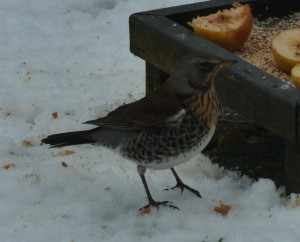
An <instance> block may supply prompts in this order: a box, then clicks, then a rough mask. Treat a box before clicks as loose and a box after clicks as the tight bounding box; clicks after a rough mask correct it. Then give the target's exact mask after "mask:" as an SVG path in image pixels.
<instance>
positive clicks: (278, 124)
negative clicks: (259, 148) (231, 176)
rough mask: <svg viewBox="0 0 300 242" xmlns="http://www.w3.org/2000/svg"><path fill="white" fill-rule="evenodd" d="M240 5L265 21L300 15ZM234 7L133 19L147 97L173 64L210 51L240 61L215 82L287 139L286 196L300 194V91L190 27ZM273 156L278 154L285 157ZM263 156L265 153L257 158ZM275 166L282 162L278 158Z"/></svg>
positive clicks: (225, 100) (295, 7) (295, 3)
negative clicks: (204, 17)
mask: <svg viewBox="0 0 300 242" xmlns="http://www.w3.org/2000/svg"><path fill="white" fill-rule="evenodd" d="M239 2H241V3H248V4H250V5H251V8H252V13H253V16H254V17H256V18H258V19H260V20H263V19H265V18H267V17H273V16H276V17H283V16H286V15H288V14H291V13H292V12H294V11H300V1H299V0H285V1H284V2H282V1H281V0H269V1H267V0H248V1H247V0H241V1H239ZM232 3H233V1H232V0H222V1H219V0H212V1H207V2H200V3H195V4H188V5H182V6H176V7H171V8H164V9H158V10H153V11H147V12H140V13H135V14H133V15H131V16H130V19H129V27H130V50H131V52H132V53H133V54H134V55H136V56H139V57H140V58H142V59H144V60H145V63H146V93H149V91H151V90H153V89H155V88H156V87H157V86H158V85H160V84H161V83H162V82H163V81H164V80H165V79H166V78H167V77H168V74H169V73H170V72H171V70H172V68H173V65H174V64H175V63H176V62H177V61H178V60H179V59H180V58H181V57H182V56H184V55H186V54H187V53H190V52H198V51H200V52H201V51H208V52H211V53H212V54H213V55H215V56H219V57H221V58H225V59H236V60H238V61H239V62H238V64H235V65H234V66H231V67H229V68H227V70H226V72H224V73H223V72H222V73H223V74H221V75H218V77H217V79H222V80H220V81H218V80H216V81H215V85H216V88H217V92H218V96H219V98H220V100H221V103H222V105H223V106H224V107H226V108H229V109H231V110H234V111H235V112H237V113H238V114H241V115H243V116H244V117H246V118H247V120H250V121H251V122H252V123H253V124H255V126H257V127H262V128H264V129H265V130H267V131H268V132H270V133H271V134H272V135H274V136H276V137H278V139H280V140H283V144H282V147H283V148H282V161H283V167H284V173H283V175H282V176H284V184H285V186H286V192H287V193H288V194H289V193H300V92H299V91H298V90H296V89H295V88H294V87H292V86H288V85H286V84H285V83H283V82H282V81H281V80H279V79H277V78H275V77H274V76H272V75H270V74H268V73H266V72H265V71H263V70H261V69H259V68H257V67H255V66H253V65H251V64H250V63H248V62H246V61H244V60H242V59H240V58H239V57H237V56H236V55H234V54H232V53H231V52H229V51H227V50H225V49H223V48H221V47H219V46H217V45H215V44H213V43H212V42H209V41H208V40H206V39H204V38H200V37H198V36H196V35H195V34H194V33H193V31H192V29H191V28H190V27H189V26H188V25H187V22H188V21H191V20H192V19H193V18H194V17H196V16H198V15H200V16H205V15H208V14H211V13H215V12H216V11H217V10H220V9H224V8H230V6H231V4H232ZM232 80H237V81H232ZM273 151H274V154H277V153H278V152H279V151H278V150H273ZM273 151H272V150H270V151H268V152H273ZM279 153H280V152H279ZM262 155H263V154H262V153H261V152H260V153H259V154H255V156H253V157H254V158H253V157H252V158H253V159H255V157H259V156H262ZM279 156H280V154H279ZM236 157H237V155H236ZM280 157H281V156H280ZM237 158H238V157H237ZM216 161H217V162H218V159H216ZM282 161H281V162H282ZM273 162H280V161H276V159H275V160H274V161H273Z"/></svg>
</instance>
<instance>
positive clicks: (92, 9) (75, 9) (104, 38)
mask: <svg viewBox="0 0 300 242" xmlns="http://www.w3.org/2000/svg"><path fill="white" fill-rule="evenodd" d="M191 2H193V1H192V0H190V1H188V0H181V1H180V0H177V1H175V0H173V1H171V0H167V1H163V0H157V1H149V0H139V1H133V0H113V1H112V0H97V1H96V0H86V1H79V0H65V1H58V0H52V1H39V0H31V1H21V0H10V1H1V10H0V21H1V25H0V36H1V37H0V53H1V56H0V72H1V82H0V93H1V95H0V119H1V126H0V157H1V160H0V218H1V219H0V241H31V242H32V241H39V242H40V241H64V242H65V241H66V242H71V241H73V242H78V241H123V242H126V241H128V242H129V241H130V242H132V241H143V242H146V241H166V242H168V241H172V242H173V241H205V242H210V241H212V242H216V241H223V242H224V241H229V242H235V241H237V242H240V241H243V242H248V241H249V242H255V241H264V242H269V241H270V242H271V241H272V242H274V241H278V242H282V241H287V242H289V241H300V230H299V228H298V227H299V218H300V207H299V206H297V204H298V205H299V202H300V201H299V198H298V197H297V195H295V194H293V195H292V196H291V197H290V198H285V197H284V196H282V193H283V191H284V189H283V188H280V189H276V187H275V185H274V183H273V182H272V181H271V180H266V179H260V180H259V181H257V182H253V181H252V180H251V179H250V178H248V177H240V176H239V175H238V174H236V173H233V172H229V171H226V170H224V169H223V168H222V167H219V166H217V165H215V164H212V163H211V161H210V160H209V159H208V158H206V157H204V156H202V155H198V156H196V157H195V158H193V159H192V160H191V161H189V162H186V163H184V164H182V165H179V166H178V167H177V171H178V173H179V175H180V177H181V178H182V179H183V181H184V182H186V183H187V184H188V185H190V186H191V187H193V188H196V189H198V190H199V191H200V192H201V194H202V196H203V198H201V199H199V198H198V197H196V196H195V195H194V194H191V193H189V192H188V191H184V192H183V194H182V195H181V194H180V191H179V190H171V191H163V189H164V188H167V187H171V186H173V185H175V184H174V183H175V180H174V177H173V176H172V174H171V172H170V170H165V171H151V170H149V171H147V173H146V178H147V180H148V183H149V186H150V190H151V192H152V195H153V197H154V198H155V199H157V200H159V201H164V200H169V201H172V202H173V203H174V205H176V206H178V207H179V208H180V211H175V210H172V209H168V208H161V209H159V210H158V211H156V210H152V212H151V213H150V214H148V215H144V216H139V215H138V208H140V207H142V206H144V205H146V202H147V201H146V199H145V192H144V189H143V186H142V183H141V181H140V178H139V176H138V174H137V172H136V166H135V165H134V164H133V163H131V162H128V161H126V160H124V159H123V158H121V157H119V156H118V155H116V154H114V153H112V152H111V151H108V150H106V149H104V148H101V147H96V146H89V145H82V146H72V147H65V148H63V149H48V147H47V146H45V145H43V146H41V145H40V140H41V139H42V138H43V137H45V136H46V135H48V134H52V133H56V132H65V131H71V130H81V129H88V128H90V126H89V125H83V124H81V123H82V122H84V121H87V120H90V119H94V118H96V117H99V116H102V115H105V114H106V113H107V112H109V111H111V110H113V109H114V108H116V107H118V106H119V105H121V104H123V103H125V102H126V103H127V102H132V101H134V100H137V99H139V98H141V97H142V96H144V89H145V74H144V72H145V70H144V62H143V61H142V60H140V59H139V58H137V57H135V56H134V55H132V54H131V53H130V52H129V36H128V17H129V15H130V14H132V13H134V12H139V11H145V10H151V9H156V8H162V7H166V6H173V5H180V4H185V3H191ZM56 115H57V117H56ZM71 151H73V152H75V153H72V152H71ZM221 202H222V203H224V204H228V205H230V206H231V210H230V211H229V213H228V214H227V216H222V215H221V214H219V213H216V212H215V211H214V207H215V206H219V205H220V203H221Z"/></svg>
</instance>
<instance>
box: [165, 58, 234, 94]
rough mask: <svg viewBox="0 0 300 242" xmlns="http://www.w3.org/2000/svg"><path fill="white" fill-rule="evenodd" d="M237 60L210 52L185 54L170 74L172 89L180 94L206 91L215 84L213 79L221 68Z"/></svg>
mask: <svg viewBox="0 0 300 242" xmlns="http://www.w3.org/2000/svg"><path fill="white" fill-rule="evenodd" d="M236 62H237V61H235V60H222V59H220V58H216V57H213V56H212V55H211V54H209V53H201V54H193V55H188V56H185V57H184V58H183V59H182V60H181V61H179V62H178V63H177V64H176V65H175V67H174V70H173V73H172V74H171V76H170V82H171V85H172V89H173V91H174V92H175V94H177V95H180V96H186V95H193V94H196V93H199V92H201V91H204V92H205V91H206V90H208V89H210V88H211V86H212V85H213V79H214V77H215V75H216V74H217V73H218V71H219V70H221V69H222V68H224V67H226V66H228V65H232V64H234V63H236Z"/></svg>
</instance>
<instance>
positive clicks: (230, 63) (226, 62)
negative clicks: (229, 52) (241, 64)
mask: <svg viewBox="0 0 300 242" xmlns="http://www.w3.org/2000/svg"><path fill="white" fill-rule="evenodd" d="M237 62H238V61H236V60H222V61H221V62H220V64H219V67H220V69H221V68H224V67H226V66H230V65H233V64H235V63H237Z"/></svg>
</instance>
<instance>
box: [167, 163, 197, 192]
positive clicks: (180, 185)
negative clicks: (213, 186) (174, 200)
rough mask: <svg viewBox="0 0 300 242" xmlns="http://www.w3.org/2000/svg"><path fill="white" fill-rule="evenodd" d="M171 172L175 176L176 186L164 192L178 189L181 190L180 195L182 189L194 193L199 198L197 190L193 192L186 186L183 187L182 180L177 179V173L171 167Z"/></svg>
mask: <svg viewBox="0 0 300 242" xmlns="http://www.w3.org/2000/svg"><path fill="white" fill-rule="evenodd" d="M171 171H172V173H173V175H174V176H175V179H176V182H177V184H176V185H175V186H174V187H172V188H167V189H165V190H169V189H175V188H177V187H179V188H180V190H181V193H182V192H183V190H184V189H187V190H189V191H190V192H192V193H194V194H195V195H196V196H197V197H201V194H200V192H198V191H197V190H195V189H193V188H191V187H189V186H188V185H185V184H184V183H183V182H182V180H181V179H180V178H179V176H178V174H177V172H176V171H175V169H174V168H173V167H172V168H171Z"/></svg>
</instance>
